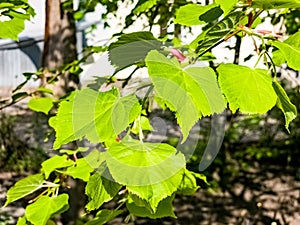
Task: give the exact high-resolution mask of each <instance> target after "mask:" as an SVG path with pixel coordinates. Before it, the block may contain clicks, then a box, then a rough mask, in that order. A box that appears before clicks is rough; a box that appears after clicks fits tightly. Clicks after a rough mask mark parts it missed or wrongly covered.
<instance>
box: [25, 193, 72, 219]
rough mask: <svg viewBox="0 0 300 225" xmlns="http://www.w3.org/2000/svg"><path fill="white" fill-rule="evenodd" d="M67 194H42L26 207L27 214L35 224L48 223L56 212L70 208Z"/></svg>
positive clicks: (27, 217)
mask: <svg viewBox="0 0 300 225" xmlns="http://www.w3.org/2000/svg"><path fill="white" fill-rule="evenodd" d="M68 198H69V196H68V195H67V194H61V195H58V196H56V197H49V196H42V197H40V198H39V199H38V200H37V201H36V202H34V203H32V204H30V205H28V206H27V207H26V212H25V216H26V219H27V220H28V221H30V222H31V223H32V224H33V225H46V224H47V221H48V220H49V219H50V218H51V216H53V215H54V214H58V213H62V212H65V211H66V210H67V209H68V208H69V205H68Z"/></svg>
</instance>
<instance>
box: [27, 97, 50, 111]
mask: <svg viewBox="0 0 300 225" xmlns="http://www.w3.org/2000/svg"><path fill="white" fill-rule="evenodd" d="M28 107H29V108H30V109H31V110H33V111H36V112H43V113H45V114H48V112H49V111H50V109H51V108H52V107H53V103H52V99H51V98H32V99H30V100H29V102H28Z"/></svg>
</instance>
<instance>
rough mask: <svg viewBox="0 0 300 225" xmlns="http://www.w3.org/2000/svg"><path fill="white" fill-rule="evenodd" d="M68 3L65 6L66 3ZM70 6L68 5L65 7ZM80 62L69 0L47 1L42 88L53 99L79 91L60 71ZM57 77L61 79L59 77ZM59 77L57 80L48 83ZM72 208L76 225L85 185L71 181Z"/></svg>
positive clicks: (68, 215)
mask: <svg viewBox="0 0 300 225" xmlns="http://www.w3.org/2000/svg"><path fill="white" fill-rule="evenodd" d="M64 3H65V4H64ZM66 3H68V4H66ZM63 4H64V5H63ZM76 59H77V49H76V26H75V20H74V17H73V4H72V1H70V0H46V23H45V36H44V51H43V56H42V67H43V69H44V73H43V77H42V86H45V87H47V88H50V89H51V90H53V93H54V96H55V97H56V98H60V97H62V96H64V95H65V94H67V93H69V92H71V91H72V90H74V89H76V88H77V86H78V83H79V79H78V76H77V75H75V74H72V73H70V72H61V68H62V67H63V66H64V65H65V64H68V63H71V62H73V61H74V60H76ZM57 75H58V76H57ZM55 76H57V79H58V80H57V81H56V82H55V83H53V84H49V83H48V82H47V81H48V80H49V79H53V78H54V77H55ZM68 147H69V149H75V148H76V142H71V143H69V146H68ZM69 184H70V185H69V186H70V189H69V190H68V191H67V192H68V194H69V199H70V201H69V205H70V208H69V210H68V211H67V212H65V213H63V214H62V218H61V220H62V222H63V224H64V225H73V224H75V223H76V220H77V219H78V217H79V212H80V210H81V209H83V208H84V204H85V195H84V184H83V182H79V181H77V180H72V179H71V178H70V180H69Z"/></svg>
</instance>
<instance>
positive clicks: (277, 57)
mask: <svg viewBox="0 0 300 225" xmlns="http://www.w3.org/2000/svg"><path fill="white" fill-rule="evenodd" d="M283 43H285V44H287V45H290V46H291V47H290V48H295V49H296V50H297V49H298V50H299V49H300V31H298V32H296V33H295V34H293V35H291V36H289V38H288V39H286V40H285V41H284V42H283ZM285 47H286V45H285V46H284V47H283V48H281V50H276V51H274V52H273V62H274V63H275V65H277V66H280V65H281V64H283V63H285V62H286V60H287V59H288V58H290V61H293V59H292V58H291V57H290V55H289V53H286V50H284V49H286V48H285ZM296 67H298V65H296Z"/></svg>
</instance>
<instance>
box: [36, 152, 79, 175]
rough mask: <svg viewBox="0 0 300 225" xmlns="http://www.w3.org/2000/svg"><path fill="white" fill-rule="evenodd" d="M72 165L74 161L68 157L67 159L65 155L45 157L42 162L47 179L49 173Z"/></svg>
mask: <svg viewBox="0 0 300 225" xmlns="http://www.w3.org/2000/svg"><path fill="white" fill-rule="evenodd" d="M72 165H74V162H73V161H72V160H70V159H67V156H66V155H62V156H59V155H55V156H53V157H52V158H50V159H47V160H46V161H44V162H43V163H42V168H43V172H44V174H45V178H46V179H48V178H49V176H50V174H51V173H52V172H53V171H54V170H56V169H59V168H65V167H69V166H72Z"/></svg>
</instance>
